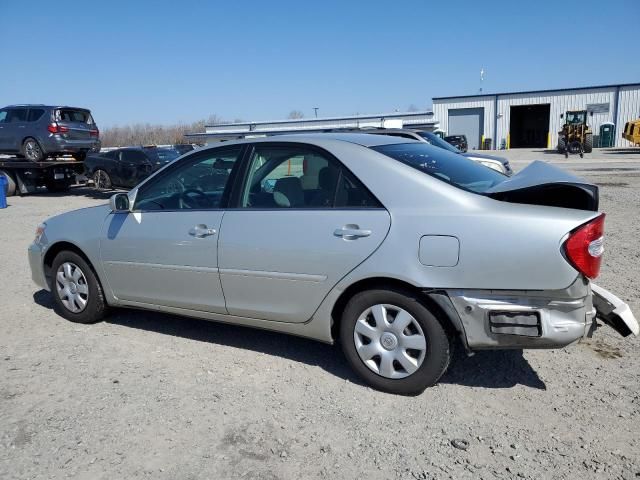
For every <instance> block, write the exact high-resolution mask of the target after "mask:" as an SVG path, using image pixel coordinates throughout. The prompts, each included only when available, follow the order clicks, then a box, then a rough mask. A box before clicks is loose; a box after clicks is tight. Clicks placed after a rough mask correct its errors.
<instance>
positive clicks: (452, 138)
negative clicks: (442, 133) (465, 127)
mask: <svg viewBox="0 0 640 480" xmlns="http://www.w3.org/2000/svg"><path fill="white" fill-rule="evenodd" d="M444 140H445V141H446V142H448V143H450V144H451V145H453V146H454V147H456V148H457V149H458V150H460V151H461V152H466V151H467V150H468V148H469V144H468V143H467V137H466V135H449V136H447V137H444Z"/></svg>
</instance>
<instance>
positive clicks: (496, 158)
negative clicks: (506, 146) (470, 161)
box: [461, 152, 509, 165]
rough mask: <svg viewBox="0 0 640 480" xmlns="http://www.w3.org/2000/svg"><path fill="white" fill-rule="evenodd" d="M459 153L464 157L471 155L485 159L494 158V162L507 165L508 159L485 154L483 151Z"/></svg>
mask: <svg viewBox="0 0 640 480" xmlns="http://www.w3.org/2000/svg"><path fill="white" fill-rule="evenodd" d="M461 155H463V156H465V157H471V158H484V159H487V160H495V161H496V162H500V163H502V164H503V165H508V164H509V160H507V159H506V158H504V157H498V156H497V155H485V154H484V153H475V152H473V153H462V154H461Z"/></svg>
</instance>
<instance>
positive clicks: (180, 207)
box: [100, 146, 242, 313]
mask: <svg viewBox="0 0 640 480" xmlns="http://www.w3.org/2000/svg"><path fill="white" fill-rule="evenodd" d="M241 152H242V146H233V147H227V148H223V149H220V148H218V149H211V150H205V151H203V152H201V153H199V154H194V155H190V156H189V157H187V158H185V159H184V160H182V161H180V162H178V163H176V164H174V165H172V166H170V167H169V168H167V169H165V170H163V171H161V172H159V173H158V174H156V175H155V176H154V177H152V178H151V179H149V181H148V182H146V183H144V184H143V185H141V186H140V188H139V190H138V191H137V192H135V201H134V205H133V211H132V212H129V213H114V214H111V215H109V217H108V218H107V220H106V222H105V226H104V229H103V232H102V239H101V243H100V252H101V258H102V263H103V265H104V268H105V271H106V275H107V279H108V284H109V286H110V288H111V289H112V290H113V293H114V295H115V296H116V297H117V298H119V299H120V300H123V301H125V302H133V303H134V304H144V305H162V306H169V307H178V308H185V309H190V310H200V311H206V312H214V313H226V309H225V302H224V295H223V294H222V288H221V285H220V277H219V272H218V258H217V243H218V236H219V232H220V224H221V221H222V217H223V214H224V210H223V209H222V206H223V203H224V202H225V198H226V197H225V191H226V189H227V187H228V184H229V183H230V182H229V181H228V180H229V178H230V175H231V172H232V170H233V168H234V166H235V164H236V160H237V159H238V158H239V156H240V154H241Z"/></svg>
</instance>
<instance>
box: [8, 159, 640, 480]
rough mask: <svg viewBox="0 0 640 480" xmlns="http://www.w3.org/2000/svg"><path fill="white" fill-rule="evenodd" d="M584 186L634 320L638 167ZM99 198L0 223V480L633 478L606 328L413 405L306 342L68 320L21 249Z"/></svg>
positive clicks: (610, 277) (137, 320)
mask: <svg viewBox="0 0 640 480" xmlns="http://www.w3.org/2000/svg"><path fill="white" fill-rule="evenodd" d="M509 153H510V154H511V152H509ZM514 155H515V154H514ZM546 159H547V158H545V160H546ZM513 160H514V163H516V161H517V159H516V158H514V159H513ZM616 161H617V160H616ZM578 170H580V169H579V168H578ZM580 173H582V174H584V175H588V176H589V178H590V179H591V180H593V181H596V182H597V183H599V184H600V185H601V186H602V189H601V208H602V210H604V211H606V212H607V214H608V217H607V225H606V230H607V243H606V245H607V253H606V256H605V260H604V263H603V268H602V275H601V277H600V279H599V282H598V283H599V284H601V285H602V286H604V287H606V288H608V289H610V290H612V291H613V292H615V293H616V294H618V295H619V296H620V297H621V298H623V299H625V300H626V301H628V302H629V303H630V305H631V307H632V308H633V309H634V311H635V312H636V314H638V313H640V290H639V288H638V283H637V281H638V276H639V273H638V272H640V252H639V249H638V234H639V230H638V228H639V226H638V220H639V219H640V216H639V212H640V170H624V171H611V170H603V171H600V172H598V171H591V170H587V171H581V172H580ZM104 199H105V197H102V198H100V197H99V196H98V197H96V195H95V194H94V193H92V191H91V190H90V189H87V188H77V189H74V190H72V192H71V193H70V194H69V195H66V196H54V195H47V194H42V195H34V196H31V197H25V198H16V197H14V198H10V199H9V204H10V207H9V208H8V209H7V210H0V244H1V245H2V248H1V249H0V268H1V271H2V277H1V278H0V308H1V309H2V310H1V312H2V313H1V314H0V317H1V322H0V478H2V479H14V478H15V479H27V478H29V479H30V478H69V477H71V478H87V479H102V478H104V479H109V480H111V479H114V478H127V479H130V478H154V479H196V478H249V479H252V478H253V479H300V478H364V477H366V478H384V479H387V478H400V479H405V478H406V479H412V478H419V479H420V478H425V479H426V478H429V479H431V478H438V479H445V478H454V479H459V478H474V479H475V478H517V477H520V478H536V479H537V478H552V477H553V478H580V479H585V478H625V479H630V478H637V477H640V450H639V448H640V388H639V387H640V360H639V357H638V355H637V353H636V352H637V350H636V349H637V348H638V347H639V346H640V341H639V339H638V338H631V339H622V338H620V337H619V336H618V335H617V334H616V333H615V332H614V331H612V330H611V329H609V328H607V327H603V328H602V329H599V330H598V331H597V332H596V335H595V336H594V338H593V339H591V340H589V341H586V342H584V343H581V344H578V345H575V346H572V347H569V348H566V349H563V350H556V351H525V352H524V353H522V352H517V351H508V352H483V353H479V354H477V355H475V356H473V357H469V358H467V357H465V356H464V355H463V354H462V353H458V354H457V355H456V358H455V359H454V362H453V364H452V366H451V368H450V370H449V372H448V373H447V374H446V375H445V377H444V378H443V379H442V380H441V382H440V383H439V385H437V386H435V387H433V388H431V389H429V390H427V391H426V392H424V393H423V394H422V395H420V396H418V397H413V398H407V397H399V396H394V395H388V394H383V393H380V392H377V391H373V390H371V389H369V388H367V387H365V386H363V385H362V384H361V383H360V381H359V380H358V379H357V378H355V377H354V375H353V374H352V373H351V372H350V370H349V368H348V367H347V366H346V364H345V360H344V358H343V356H342V353H341V352H340V350H339V349H338V348H337V347H331V346H327V345H323V344H319V343H315V342H312V341H308V340H303V339H299V338H294V337H288V336H284V335H278V334H272V333H266V332H261V331H256V330H250V329H245V328H241V327H234V326H229V325H220V324H214V323H208V322H204V321H197V320H190V319H185V318H180V317H176V316H170V315H163V314H158V313H147V312H139V311H130V310H120V311H116V312H114V314H113V315H112V316H111V317H110V318H109V320H107V321H105V322H103V323H100V324H97V325H93V326H83V325H76V324H72V323H69V322H66V321H65V320H63V319H61V318H60V317H58V316H57V315H55V314H54V313H53V311H52V298H51V296H50V294H48V293H46V292H44V291H38V289H37V287H35V285H34V284H33V283H32V282H31V279H30V276H29V268H28V264H27V258H26V247H27V245H28V244H29V242H30V241H31V240H32V236H33V231H34V228H35V226H36V225H37V224H38V223H39V222H41V221H42V220H43V219H44V218H46V217H47V216H51V215H53V214H56V213H60V212H63V211H67V210H70V209H73V208H79V207H83V206H88V205H96V204H99V203H101V202H104ZM454 444H455V445H454Z"/></svg>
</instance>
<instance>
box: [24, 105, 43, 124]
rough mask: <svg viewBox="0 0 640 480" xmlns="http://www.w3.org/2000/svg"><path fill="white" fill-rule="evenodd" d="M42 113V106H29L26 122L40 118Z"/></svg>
mask: <svg viewBox="0 0 640 480" xmlns="http://www.w3.org/2000/svg"><path fill="white" fill-rule="evenodd" d="M42 115H44V109H43V108H30V109H29V114H28V115H27V121H28V122H35V121H38V120H40V118H41V117H42Z"/></svg>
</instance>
